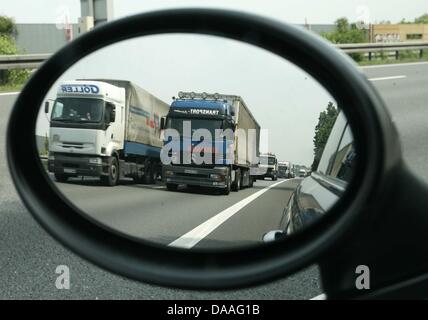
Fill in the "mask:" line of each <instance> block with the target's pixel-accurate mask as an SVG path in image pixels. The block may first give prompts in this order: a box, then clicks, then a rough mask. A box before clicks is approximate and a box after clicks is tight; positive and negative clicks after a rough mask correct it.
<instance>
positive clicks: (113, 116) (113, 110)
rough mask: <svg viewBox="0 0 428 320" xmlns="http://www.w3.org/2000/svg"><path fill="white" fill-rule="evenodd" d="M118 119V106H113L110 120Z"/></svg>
mask: <svg viewBox="0 0 428 320" xmlns="http://www.w3.org/2000/svg"><path fill="white" fill-rule="evenodd" d="M115 121H116V108H115V107H114V106H113V107H112V109H111V111H110V122H115Z"/></svg>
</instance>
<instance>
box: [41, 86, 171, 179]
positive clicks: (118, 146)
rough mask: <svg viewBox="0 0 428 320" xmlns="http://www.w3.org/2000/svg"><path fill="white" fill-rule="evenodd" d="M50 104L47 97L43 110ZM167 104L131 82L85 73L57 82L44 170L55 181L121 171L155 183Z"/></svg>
mask: <svg viewBox="0 0 428 320" xmlns="http://www.w3.org/2000/svg"><path fill="white" fill-rule="evenodd" d="M49 108H50V104H49V102H46V104H45V110H44V111H45V113H49V111H50V110H49ZM168 110H169V106H168V104H166V103H165V102H163V101H161V100H160V99H158V98H156V97H155V96H153V95H152V94H150V93H149V92H147V91H145V90H144V89H142V88H140V87H138V86H137V85H135V84H134V83H131V82H129V81H124V80H110V79H85V80H73V81H67V82H64V83H62V84H61V85H60V86H59V88H58V92H57V96H56V99H55V102H54V103H53V108H52V112H51V117H50V126H49V157H48V170H49V172H52V173H53V174H54V175H55V178H56V180H57V181H61V182H64V181H66V180H67V179H68V178H69V177H76V176H92V177H100V179H101V181H102V182H103V184H105V185H108V186H114V185H116V184H117V183H118V182H119V179H120V178H122V177H131V178H133V179H134V180H135V181H138V182H143V183H154V182H155V181H156V178H157V177H158V175H159V174H160V173H161V163H160V151H161V147H162V144H163V142H162V140H161V139H160V119H161V118H162V117H164V116H166V114H167V113H168Z"/></svg>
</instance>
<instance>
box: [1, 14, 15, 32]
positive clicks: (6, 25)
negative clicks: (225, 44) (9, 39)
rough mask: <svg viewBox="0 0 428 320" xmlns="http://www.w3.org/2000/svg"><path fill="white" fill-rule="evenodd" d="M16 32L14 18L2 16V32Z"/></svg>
mask: <svg viewBox="0 0 428 320" xmlns="http://www.w3.org/2000/svg"><path fill="white" fill-rule="evenodd" d="M14 33H16V27H15V23H14V21H13V19H12V18H9V17H5V16H0V34H3V35H9V36H11V35H13V34H14Z"/></svg>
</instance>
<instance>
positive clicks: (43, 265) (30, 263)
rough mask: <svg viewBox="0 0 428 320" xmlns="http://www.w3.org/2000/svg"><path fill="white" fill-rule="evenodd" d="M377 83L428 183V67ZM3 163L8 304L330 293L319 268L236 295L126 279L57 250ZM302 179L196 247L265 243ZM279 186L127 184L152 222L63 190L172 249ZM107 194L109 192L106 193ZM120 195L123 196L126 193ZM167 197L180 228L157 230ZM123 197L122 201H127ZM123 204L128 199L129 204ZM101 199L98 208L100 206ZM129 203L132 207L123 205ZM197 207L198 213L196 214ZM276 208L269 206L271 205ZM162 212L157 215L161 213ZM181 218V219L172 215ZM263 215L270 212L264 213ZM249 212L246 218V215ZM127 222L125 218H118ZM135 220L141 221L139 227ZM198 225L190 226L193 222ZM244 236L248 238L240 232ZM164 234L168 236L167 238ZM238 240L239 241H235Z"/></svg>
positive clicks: (3, 277)
mask: <svg viewBox="0 0 428 320" xmlns="http://www.w3.org/2000/svg"><path fill="white" fill-rule="evenodd" d="M362 70H363V72H364V73H365V74H366V75H367V77H368V78H369V79H371V81H372V82H373V84H374V85H375V86H376V87H377V88H378V89H379V91H380V93H381V95H382V97H383V98H384V100H385V101H386V103H387V106H388V109H389V111H390V113H391V114H392V116H393V119H394V121H395V122H396V124H397V127H398V130H399V133H400V139H401V141H402V144H403V150H404V155H405V161H406V162H407V163H408V165H409V166H410V167H411V169H412V170H413V171H414V172H415V173H416V174H417V175H418V176H420V177H421V179H423V180H425V181H426V182H428V173H427V170H426V169H427V166H428V165H427V160H428V159H427V158H428V130H427V127H428V126H427V124H428V115H427V114H426V111H425V108H426V104H427V101H428V90H427V89H428V76H427V75H428V64H427V63H422V64H407V65H394V66H376V67H366V68H363V69H362ZM14 99H15V96H13V95H1V96H0V110H1V111H2V115H3V116H2V117H1V119H0V150H5V149H4V132H5V127H6V121H7V114H8V113H9V112H10V110H11V106H12V103H13V101H14ZM0 159H1V161H0V179H1V180H0V181H1V184H0V191H1V194H0V237H1V240H2V242H1V245H0V246H1V251H2V252H1V258H0V266H1V267H2V268H1V269H2V272H1V274H0V284H1V288H2V289H1V292H0V298H60V299H61V298H64V299H70V298H83V299H85V298H100V299H103V298H112V299H121V298H129V299H133V298H141V299H145V298H147V299H148V298H151V299H153V298H155V299H185V298H190V299H192V298H195V299H196V298H197V299H201V298H202V299H203V298H213V299H240V298H243V299H308V298H312V297H314V296H317V295H319V294H320V293H321V292H322V289H321V287H320V282H319V275H318V270H317V268H316V266H312V267H310V268H308V269H306V270H304V271H301V272H299V273H297V274H295V275H293V276H292V277H289V278H287V279H285V280H282V281H277V282H274V283H271V284H268V285H264V286H258V287H254V288H251V289H245V290H236V291H228V292H196V291H185V290H171V289H165V288H159V287H155V286H150V285H145V284H140V283H136V282H133V281H129V280H126V279H123V278H121V277H118V276H115V275H112V274H110V273H108V272H105V271H103V270H101V269H99V268H98V267H95V266H93V265H91V264H89V263H87V262H86V261H84V260H82V259H80V258H79V257H77V256H75V255H74V254H72V253H70V252H68V251H67V250H66V249H64V248H63V247H61V246H60V245H58V244H56V243H55V242H54V241H53V240H52V239H51V238H50V237H49V236H48V235H46V233H45V232H44V231H43V230H41V228H40V227H39V226H38V225H37V224H36V223H35V222H34V220H33V219H32V218H31V216H30V215H29V213H28V212H27V211H26V209H25V208H24V207H23V205H22V203H21V202H20V200H19V198H18V196H17V195H16V192H15V191H14V189H13V186H12V183H11V181H10V178H9V176H8V172H7V168H6V164H5V158H4V152H2V153H1V158H0ZM295 183H297V182H296V181H295V180H294V181H293V180H290V181H281V183H280V184H278V185H275V186H274V187H272V188H270V189H269V190H268V191H266V192H265V193H264V194H263V195H261V196H260V197H258V198H257V199H256V200H255V201H253V202H252V203H250V204H249V205H248V206H246V207H245V210H240V211H238V212H237V213H236V214H234V215H233V216H232V218H230V219H228V220H227V221H225V222H224V223H223V224H221V225H219V226H218V228H216V229H215V230H214V232H212V233H210V234H209V235H207V237H206V238H204V239H202V240H201V241H199V242H197V243H196V244H195V246H201V247H210V246H218V245H219V243H220V242H219V241H220V240H221V245H230V244H233V243H236V241H239V242H240V243H254V241H257V239H259V230H260V229H262V228H266V229H269V228H270V227H271V226H273V225H274V224H275V223H277V221H278V217H279V215H278V212H279V211H280V207H281V206H283V204H284V202H286V199H287V196H288V195H289V193H290V190H291V189H292V188H293V186H294V184H295ZM272 184H273V182H270V181H260V182H257V184H256V185H255V188H253V189H246V190H242V191H240V192H239V193H231V194H230V195H229V196H228V197H225V196H217V195H213V194H210V193H207V192H202V193H200V194H193V193H190V192H187V191H185V190H181V191H179V192H171V193H169V192H167V191H165V190H164V187H163V186H162V185H161V184H158V185H156V186H155V187H150V186H143V185H131V184H127V183H125V184H124V185H121V186H118V187H115V191H116V190H118V192H119V193H120V194H121V195H122V196H124V195H126V197H130V198H135V197H136V196H137V195H139V194H140V191H141V189H142V188H144V189H145V190H144V191H145V194H147V195H150V196H147V198H146V197H145V199H142V200H141V201H144V203H145V209H146V210H147V211H145V215H144V216H142V215H141V214H139V211H138V210H139V208H132V203H131V202H129V203H130V204H129V207H128V208H127V209H128V210H123V211H121V212H115V210H107V211H105V210H104V209H105V208H103V210H99V209H97V208H98V207H95V206H94V205H93V203H96V197H100V195H102V196H103V199H104V198H109V201H111V203H115V202H116V201H117V198H115V197H114V196H113V195H112V193H111V192H112V191H111V188H103V187H100V186H98V184H97V183H95V182H94V181H92V180H88V181H85V182H84V184H83V185H81V184H77V183H76V182H73V181H72V182H71V183H68V184H60V185H59V187H60V189H61V190H63V191H64V192H66V193H67V194H68V195H70V196H71V197H72V198H73V197H75V199H76V201H77V200H78V201H79V202H80V203H81V206H82V208H83V209H86V210H90V211H91V215H94V216H96V217H97V218H98V219H100V220H101V221H103V222H105V223H106V224H114V225H116V226H117V227H118V228H119V229H121V230H123V231H126V232H129V233H131V234H133V235H135V236H139V237H145V238H150V239H152V240H156V241H160V242H162V243H165V244H168V243H171V241H173V240H174V239H177V238H179V237H180V236H182V235H183V234H184V233H186V232H188V231H190V230H191V229H192V228H194V227H196V226H198V225H200V224H201V223H203V222H205V221H208V220H209V219H210V218H211V217H213V216H215V215H216V214H219V213H220V212H223V211H224V210H227V209H228V208H230V206H231V205H232V204H233V203H236V202H238V201H241V200H243V199H245V198H246V197H248V196H249V195H251V194H253V193H256V192H259V191H260V190H262V189H263V188H269V187H271V186H272ZM101 188H102V189H101ZM119 190H120V191H119ZM164 194H168V197H172V198H173V199H176V200H178V201H180V206H176V207H175V208H172V207H170V206H171V203H174V202H175V201H171V202H169V201H168V202H164V203H163V205H164V209H165V210H163V211H162V212H163V213H164V214H165V220H164V221H172V222H171V223H169V224H167V225H165V223H163V224H162V233H161V230H160V228H161V226H160V224H156V223H155V222H154V221H156V219H153V217H152V216H153V215H154V214H155V213H157V214H159V210H158V207H156V206H155V204H156V203H157V204H158V203H159V201H158V200H159V199H160V198H164ZM122 196H121V197H122ZM121 199H123V198H121ZM94 200H95V201H94ZM121 202H124V201H123V200H122V201H121ZM189 203H192V205H194V207H193V208H196V209H198V211H196V210H189ZM268 204H269V206H268ZM156 209H157V210H156ZM172 209H175V212H179V215H180V219H173V218H174V217H173V216H171V215H172V214H173V213H174V210H172ZM262 210H263V211H262ZM244 212H245V216H244V215H243V214H242V213H244ZM260 212H264V213H267V214H268V218H267V219H259V215H257V213H260ZM118 213H119V214H123V213H124V214H125V217H126V218H124V216H123V215H122V216H120V219H119V217H118V215H117V214H118ZM131 218H132V219H138V220H137V221H139V222H140V221H141V225H142V224H143V222H144V225H147V227H145V228H144V229H141V228H138V227H136V226H137V225H140V224H139V223H138V224H137V223H130V220H132V219H131ZM242 219H250V220H251V221H253V222H257V223H263V224H264V225H262V226H259V227H261V228H260V229H257V230H256V229H252V230H242V228H240V226H241V223H240V222H241V221H242ZM133 221H134V220H133ZM190 221H192V224H191V225H190V224H189V222H190ZM236 230H239V231H240V232H232V231H236ZM159 235H162V237H159ZM231 235H232V236H231ZM61 264H65V265H67V266H69V267H70V272H71V289H70V290H57V289H56V288H55V285H54V282H55V278H56V274H55V268H56V266H57V265H61Z"/></svg>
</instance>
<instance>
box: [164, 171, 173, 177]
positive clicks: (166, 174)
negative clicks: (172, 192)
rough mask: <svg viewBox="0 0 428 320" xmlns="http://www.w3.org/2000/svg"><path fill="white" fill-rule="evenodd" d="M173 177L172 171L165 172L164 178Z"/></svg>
mask: <svg viewBox="0 0 428 320" xmlns="http://www.w3.org/2000/svg"><path fill="white" fill-rule="evenodd" d="M173 175H174V172H173V171H171V170H165V176H166V177H171V176H173Z"/></svg>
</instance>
